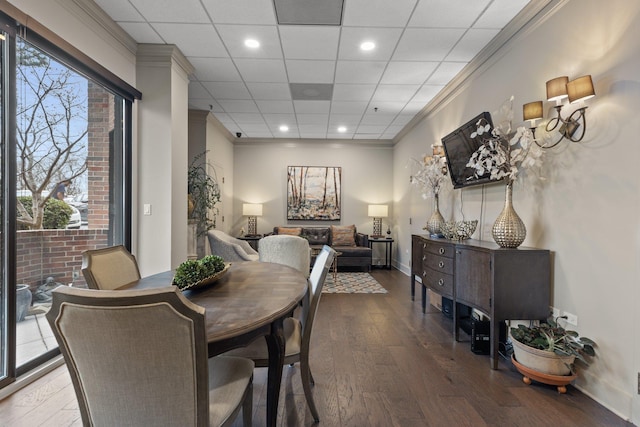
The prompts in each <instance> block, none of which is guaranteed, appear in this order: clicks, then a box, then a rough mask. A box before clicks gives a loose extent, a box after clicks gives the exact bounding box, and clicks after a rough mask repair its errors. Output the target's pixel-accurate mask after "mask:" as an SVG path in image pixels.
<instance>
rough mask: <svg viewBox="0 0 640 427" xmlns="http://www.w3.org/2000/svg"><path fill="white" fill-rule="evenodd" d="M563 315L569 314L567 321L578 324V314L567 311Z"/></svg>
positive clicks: (574, 324)
mask: <svg viewBox="0 0 640 427" xmlns="http://www.w3.org/2000/svg"><path fill="white" fill-rule="evenodd" d="M562 315H563V316H567V323H570V324H572V325H573V326H578V316H576V315H575V314H571V313H569V312H566V311H565V312H564V313H563V314H562Z"/></svg>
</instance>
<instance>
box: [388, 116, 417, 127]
mask: <svg viewBox="0 0 640 427" xmlns="http://www.w3.org/2000/svg"><path fill="white" fill-rule="evenodd" d="M414 116H415V114H398V116H397V117H396V118H395V119H394V120H393V122H391V126H396V125H397V126H404V125H406V124H407V123H409V122H410V121H411V119H413V117H414Z"/></svg>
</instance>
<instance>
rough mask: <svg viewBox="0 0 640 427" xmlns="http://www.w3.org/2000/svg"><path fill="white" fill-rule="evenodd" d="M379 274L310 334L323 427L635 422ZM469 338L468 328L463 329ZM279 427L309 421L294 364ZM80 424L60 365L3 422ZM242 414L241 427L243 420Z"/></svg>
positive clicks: (8, 402) (334, 300)
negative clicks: (494, 355) (541, 375)
mask: <svg viewBox="0 0 640 427" xmlns="http://www.w3.org/2000/svg"><path fill="white" fill-rule="evenodd" d="M372 274H373V275H374V276H375V277H376V278H377V279H378V281H379V282H380V283H381V284H382V285H383V286H384V287H385V288H386V289H387V290H388V291H389V293H388V294H374V295H365V294H324V295H323V296H322V300H321V303H320V308H319V311H318V315H317V317H316V323H315V325H314V335H313V338H312V356H311V367H312V370H313V375H314V377H315V380H316V385H315V387H314V388H313V393H314V396H315V401H316V405H317V407H318V410H319V412H320V424H319V425H321V426H324V427H333V426H336V427H337V426H341V427H364V426H385V427H387V426H398V427H412V426H447V427H452V426H456V427H458V426H474V427H482V426H549V425H556V426H563V427H570V426H576V427H577V426H580V427H585V426H587V427H588V426H631V425H632V424H631V423H628V422H625V421H624V420H622V419H620V418H619V417H617V416H616V415H615V414H613V413H612V412H610V411H608V410H607V409H606V408H604V407H603V406H601V405H599V404H598V403H596V402H595V401H593V400H592V399H590V398H589V397H587V396H585V395H584V394H582V393H580V392H579V391H578V390H577V389H575V388H573V387H572V386H569V387H568V391H567V393H566V394H565V395H560V394H558V392H557V391H556V389H555V388H554V387H551V386H546V385H542V384H536V383H534V384H532V385H530V386H527V385H525V384H524V383H523V382H522V380H521V378H522V377H521V376H520V374H518V372H517V371H516V370H515V369H514V368H513V367H512V365H511V363H510V362H507V361H505V360H501V361H500V365H499V370H497V371H492V370H491V369H489V357H488V356H481V355H476V354H473V353H472V352H471V351H470V344H469V342H468V340H467V341H466V342H457V343H456V342H454V341H453V339H452V335H451V328H452V323H451V321H450V320H448V319H446V318H444V317H443V316H442V314H441V313H440V312H439V311H437V310H436V309H434V308H433V307H430V308H429V310H428V312H427V313H426V314H423V313H422V311H421V308H420V302H419V301H413V302H412V301H411V299H410V297H409V278H408V277H407V276H405V275H404V274H402V273H400V272H398V271H395V270H392V271H381V270H375V271H373V272H372ZM463 336H464V334H463ZM266 377H267V375H266V369H257V370H256V373H255V376H254V400H253V402H254V417H253V420H254V425H255V426H264V424H265V420H264V418H265V406H264V405H265V400H266ZM278 414H279V422H278V425H279V426H309V425H313V419H312V418H311V414H310V413H309V411H308V409H307V407H306V402H305V399H304V393H303V391H302V386H301V383H300V371H299V369H298V367H297V365H296V366H294V367H288V366H287V367H285V368H284V375H283V379H282V391H281V395H280V408H279V411H278ZM79 425H81V422H80V419H79V413H78V408H77V403H76V399H75V395H74V392H73V387H72V385H71V382H70V379H69V375H68V372H67V370H66V368H65V367H64V366H63V367H60V368H57V369H56V370H54V371H53V372H51V373H50V374H48V375H46V376H44V377H43V378H41V379H39V380H38V381H36V382H34V383H33V384H30V385H29V386H27V387H25V388H24V389H22V390H20V391H18V392H17V393H15V394H13V395H12V396H10V397H8V398H6V399H4V400H3V401H0V426H12V427H19V426H25V427H26V426H28V427H33V426H79ZM241 425H242V422H241V419H238V420H237V421H236V422H235V424H234V426H241Z"/></svg>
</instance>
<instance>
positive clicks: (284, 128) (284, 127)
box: [280, 125, 289, 132]
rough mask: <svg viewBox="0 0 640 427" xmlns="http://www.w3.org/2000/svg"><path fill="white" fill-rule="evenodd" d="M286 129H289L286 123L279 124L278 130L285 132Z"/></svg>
mask: <svg viewBox="0 0 640 427" xmlns="http://www.w3.org/2000/svg"><path fill="white" fill-rule="evenodd" d="M288 130H289V126H287V125H282V126H280V132H287V131H288Z"/></svg>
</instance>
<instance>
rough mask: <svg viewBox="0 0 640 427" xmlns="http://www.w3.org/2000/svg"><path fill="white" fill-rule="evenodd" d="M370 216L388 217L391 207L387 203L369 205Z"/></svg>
mask: <svg viewBox="0 0 640 427" xmlns="http://www.w3.org/2000/svg"><path fill="white" fill-rule="evenodd" d="M369 216H371V217H374V218H386V217H387V216H389V207H388V206H387V205H369Z"/></svg>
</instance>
